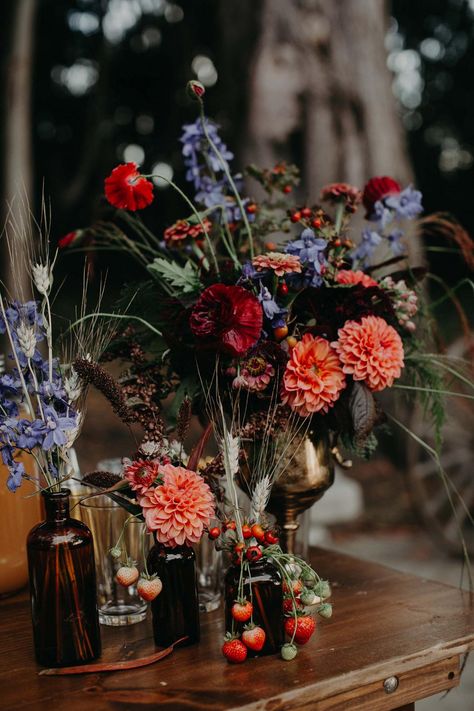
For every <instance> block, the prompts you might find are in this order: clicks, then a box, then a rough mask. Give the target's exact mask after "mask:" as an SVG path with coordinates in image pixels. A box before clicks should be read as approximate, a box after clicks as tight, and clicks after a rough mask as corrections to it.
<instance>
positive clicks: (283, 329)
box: [273, 326, 288, 341]
mask: <svg viewBox="0 0 474 711" xmlns="http://www.w3.org/2000/svg"><path fill="white" fill-rule="evenodd" d="M273 335H274V336H275V338H276V339H277V341H282V340H283V339H284V338H286V337H287V335H288V326H278V328H274V329H273Z"/></svg>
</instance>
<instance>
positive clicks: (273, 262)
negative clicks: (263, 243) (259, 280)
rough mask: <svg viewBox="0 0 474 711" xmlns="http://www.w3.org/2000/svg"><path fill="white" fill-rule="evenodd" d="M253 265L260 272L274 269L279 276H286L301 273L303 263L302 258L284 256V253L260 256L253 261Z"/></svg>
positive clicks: (269, 253) (268, 253)
mask: <svg viewBox="0 0 474 711" xmlns="http://www.w3.org/2000/svg"><path fill="white" fill-rule="evenodd" d="M252 264H253V266H254V267H256V269H257V271H258V272H261V271H262V269H273V271H274V272H275V274H276V275H277V276H280V277H281V276H283V275H284V274H291V273H300V272H301V262H300V258H299V257H297V256H295V255H293V254H284V253H283V252H267V254H260V255H259V256H258V257H254V259H252Z"/></svg>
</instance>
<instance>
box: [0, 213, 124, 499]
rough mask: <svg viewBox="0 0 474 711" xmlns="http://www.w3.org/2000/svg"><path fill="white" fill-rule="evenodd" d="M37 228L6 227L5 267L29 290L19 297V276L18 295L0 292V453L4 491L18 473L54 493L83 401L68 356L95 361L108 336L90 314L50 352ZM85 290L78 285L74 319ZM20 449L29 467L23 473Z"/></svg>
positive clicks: (44, 265)
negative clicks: (5, 361)
mask: <svg viewBox="0 0 474 711" xmlns="http://www.w3.org/2000/svg"><path fill="white" fill-rule="evenodd" d="M37 227H38V232H39V235H38V236H37V235H36V234H35V235H34V234H33V233H28V232H27V231H26V229H25V228H24V226H23V225H19V224H18V223H16V222H14V221H11V222H10V223H9V225H8V226H7V230H6V240H7V242H8V252H9V254H10V268H11V271H12V273H14V274H19V275H21V274H27V275H29V277H30V282H31V283H30V284H29V285H28V289H29V291H30V293H34V294H35V298H34V299H32V300H31V299H30V300H26V299H25V298H24V296H23V293H22V290H21V287H20V278H19V281H18V285H17V289H18V294H14V295H11V296H10V297H9V298H7V297H6V296H5V295H4V294H0V335H3V336H5V337H6V341H7V343H8V346H9V349H10V353H9V355H8V358H9V360H10V363H11V366H12V367H11V369H10V370H9V372H7V373H5V374H3V375H1V377H0V452H1V456H2V461H3V463H4V464H5V465H6V466H7V467H8V470H9V476H8V480H7V487H8V489H9V490H10V491H12V492H15V491H17V489H18V488H19V487H20V486H21V484H22V481H23V480H24V479H25V478H27V479H30V480H31V481H32V482H33V484H34V485H35V486H37V487H38V486H39V487H40V488H45V489H48V490H50V491H60V489H61V484H62V483H63V482H64V481H65V480H66V479H68V478H69V477H70V476H71V475H72V470H73V467H72V464H71V460H70V452H71V447H72V446H73V444H74V442H75V440H76V438H77V437H78V435H79V433H80V431H81V427H82V423H83V420H84V415H85V409H84V406H85V398H86V388H85V387H83V386H82V384H81V382H80V379H79V376H78V373H77V372H76V371H75V369H74V367H73V365H72V359H73V358H74V357H78V356H82V357H84V358H93V357H96V358H98V357H99V356H100V354H101V352H102V351H103V350H105V348H106V347H107V344H108V341H109V338H110V335H111V334H110V330H109V328H108V325H107V323H106V322H105V321H104V320H103V319H101V318H100V317H99V315H98V311H96V312H94V313H92V314H89V315H88V317H87V321H82V322H81V323H80V324H77V323H76V324H72V325H70V327H69V334H67V333H66V335H65V336H64V338H63V344H62V346H60V347H59V350H58V345H57V344H56V343H55V339H54V333H53V320H52V309H51V302H52V289H53V269H54V264H55V261H56V255H55V256H54V257H53V259H51V258H50V255H49V243H48V230H47V227H46V228H45V229H43V230H42V229H41V226H37ZM86 286H87V284H86V282H85V287H86ZM85 294H86V288H85V289H84V294H83V299H82V305H81V309H80V312H81V314H82V316H84V315H85V309H86V296H85ZM99 302H100V299H99ZM25 454H27V455H30V456H31V462H32V468H33V469H34V470H35V471H29V472H28V471H26V469H25V458H24V455H25ZM37 475H39V479H38V476H37Z"/></svg>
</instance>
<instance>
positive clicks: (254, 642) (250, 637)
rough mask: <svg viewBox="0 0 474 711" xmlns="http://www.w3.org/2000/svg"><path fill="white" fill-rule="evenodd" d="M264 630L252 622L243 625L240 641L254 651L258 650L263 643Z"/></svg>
mask: <svg viewBox="0 0 474 711" xmlns="http://www.w3.org/2000/svg"><path fill="white" fill-rule="evenodd" d="M265 637H266V635H265V630H263V629H262V628H261V627H258V626H256V625H253V624H249V625H245V627H244V631H243V632H242V642H243V643H244V644H245V646H246V647H248V648H249V649H252V650H253V651H254V652H260V650H261V649H262V647H263V645H264V644H265Z"/></svg>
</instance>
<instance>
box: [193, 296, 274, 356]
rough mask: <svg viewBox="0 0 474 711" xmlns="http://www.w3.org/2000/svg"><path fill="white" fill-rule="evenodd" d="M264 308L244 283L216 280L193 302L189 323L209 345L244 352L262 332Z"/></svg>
mask: <svg viewBox="0 0 474 711" xmlns="http://www.w3.org/2000/svg"><path fill="white" fill-rule="evenodd" d="M262 324H263V312H262V307H261V305H260V302H259V301H258V299H257V298H256V297H255V296H253V294H250V293H249V292H248V291H247V290H246V289H244V288H242V287H241V286H227V285H226V284H213V285H212V286H209V287H208V288H207V289H205V290H204V291H203V293H202V294H201V296H200V297H199V300H198V301H197V303H196V305H195V306H194V308H193V310H192V313H191V318H190V320H189V325H190V326H191V330H192V332H193V333H194V335H195V336H196V337H197V338H199V339H202V340H203V341H204V342H205V343H207V344H208V345H210V346H213V347H215V348H217V349H218V350H222V351H224V352H226V353H230V354H231V355H233V356H241V355H244V353H246V352H247V351H248V349H249V348H251V347H252V346H254V345H255V343H256V342H257V341H258V339H259V337H260V334H261V332H262Z"/></svg>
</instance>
